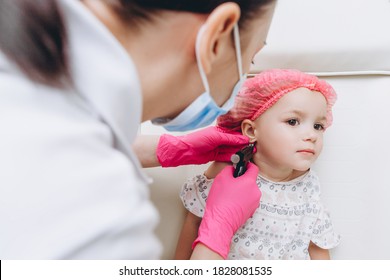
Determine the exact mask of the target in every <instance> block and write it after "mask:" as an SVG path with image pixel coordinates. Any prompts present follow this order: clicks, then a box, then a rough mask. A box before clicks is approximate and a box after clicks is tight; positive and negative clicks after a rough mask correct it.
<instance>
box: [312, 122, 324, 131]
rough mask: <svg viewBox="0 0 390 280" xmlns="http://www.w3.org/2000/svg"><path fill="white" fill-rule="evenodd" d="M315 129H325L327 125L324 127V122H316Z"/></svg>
mask: <svg viewBox="0 0 390 280" xmlns="http://www.w3.org/2000/svg"><path fill="white" fill-rule="evenodd" d="M314 129H315V130H324V129H325V127H324V126H323V125H322V124H320V123H316V124H315V125H314Z"/></svg>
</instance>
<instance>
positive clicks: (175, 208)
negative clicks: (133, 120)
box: [142, 0, 390, 259]
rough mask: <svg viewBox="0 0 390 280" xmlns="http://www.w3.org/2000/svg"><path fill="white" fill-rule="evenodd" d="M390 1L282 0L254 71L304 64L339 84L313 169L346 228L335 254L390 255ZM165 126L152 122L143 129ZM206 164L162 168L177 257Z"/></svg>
mask: <svg viewBox="0 0 390 280" xmlns="http://www.w3.org/2000/svg"><path fill="white" fill-rule="evenodd" d="M389 27H390V2H389V1H388V0H278V7H277V10H276V14H275V16H274V21H273V24H272V26H271V30H270V33H269V38H268V39H267V42H268V45H267V47H266V48H265V49H264V50H263V51H262V52H261V53H260V54H259V55H257V56H256V58H255V65H254V67H253V69H252V72H253V73H257V72H259V71H261V70H263V69H266V68H297V69H300V70H302V71H306V72H311V73H316V74H318V75H321V76H323V78H324V79H326V80H328V81H329V82H330V83H331V84H332V85H333V86H334V87H335V89H336V91H337V92H338V97H339V98H338V102H337V103H336V105H335V108H334V124H333V126H332V127H331V128H329V129H328V131H327V132H326V138H325V147H324V150H323V153H322V155H321V156H320V158H319V160H318V162H317V163H316V164H315V166H314V167H313V169H315V170H316V171H317V173H318V174H319V176H320V180H321V182H322V191H323V198H324V200H325V202H326V204H327V205H328V208H329V209H330V211H331V214H332V218H333V221H334V224H335V227H336V229H337V230H338V231H339V232H340V233H341V235H342V241H341V244H340V246H339V247H338V248H337V249H335V250H333V251H332V252H331V253H332V257H333V258H334V259H390V241H389V240H388V239H389V236H390V225H389V221H390V182H389V178H388V177H389V176H388V174H390V164H389V162H390V144H389V143H390V35H388V34H389V31H388V29H389ZM161 132H163V130H162V129H158V128H155V127H153V126H152V125H150V124H144V125H143V127H142V133H157V134H159V133H161ZM204 168H205V167H204V166H200V167H194V166H188V167H180V168H177V169H165V170H162V169H161V168H154V169H149V170H148V171H147V172H148V173H149V174H150V175H151V176H152V177H154V178H155V182H154V184H153V185H152V187H151V189H152V199H153V200H154V201H155V202H156V204H157V207H158V208H159V210H160V213H161V219H162V223H161V224H160V226H159V228H158V229H157V233H158V235H159V236H160V237H161V239H162V241H163V243H164V245H165V251H164V255H163V258H171V257H172V256H173V251H174V248H175V244H176V240H177V236H178V233H179V230H180V228H181V222H182V218H183V211H182V209H183V208H182V206H181V203H180V201H179V198H178V192H179V190H180V187H181V184H182V183H183V181H184V180H185V179H186V178H187V177H188V176H190V175H192V174H194V173H197V172H201V171H202V170H204Z"/></svg>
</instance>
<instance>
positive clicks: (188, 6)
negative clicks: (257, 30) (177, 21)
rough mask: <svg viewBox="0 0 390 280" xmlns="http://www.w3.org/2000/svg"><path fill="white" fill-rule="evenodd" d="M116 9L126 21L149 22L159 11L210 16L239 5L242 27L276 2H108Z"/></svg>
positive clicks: (128, 0)
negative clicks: (227, 6) (221, 8)
mask: <svg viewBox="0 0 390 280" xmlns="http://www.w3.org/2000/svg"><path fill="white" fill-rule="evenodd" d="M108 1H109V2H110V3H112V4H113V6H114V7H116V8H117V9H116V10H117V12H118V13H119V14H121V15H122V16H123V17H124V18H125V19H127V20H131V21H137V20H139V19H144V20H149V19H150V14H151V13H153V12H154V11H159V10H171V11H185V12H192V13H199V14H209V13H211V12H212V11H213V10H214V9H215V8H216V7H218V6H219V5H221V4H223V3H227V2H233V3H237V4H238V5H239V6H240V9H241V17H240V22H239V24H240V26H241V27H242V26H243V25H244V23H245V22H246V21H248V20H250V19H252V18H253V17H254V16H258V12H259V10H260V9H261V8H262V7H264V6H266V5H267V4H270V3H273V2H275V1H276V0H211V1H210V0H192V1H191V0H186V1H183V0H176V1H174V0H172V1H161V0H108Z"/></svg>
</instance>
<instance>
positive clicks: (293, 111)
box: [283, 109, 326, 121]
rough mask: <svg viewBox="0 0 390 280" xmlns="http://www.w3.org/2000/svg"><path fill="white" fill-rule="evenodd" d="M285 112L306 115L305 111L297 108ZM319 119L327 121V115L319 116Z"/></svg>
mask: <svg viewBox="0 0 390 280" xmlns="http://www.w3.org/2000/svg"><path fill="white" fill-rule="evenodd" d="M283 114H293V115H298V116H300V117H304V116H306V113H305V112H302V111H300V110H296V109H294V110H291V111H286V112H284V113H283ZM317 120H318V121H326V116H324V115H322V116H320V117H318V118H317Z"/></svg>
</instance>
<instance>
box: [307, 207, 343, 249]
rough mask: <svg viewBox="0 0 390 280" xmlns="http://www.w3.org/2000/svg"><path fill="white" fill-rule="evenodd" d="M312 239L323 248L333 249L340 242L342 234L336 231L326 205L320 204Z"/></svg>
mask: <svg viewBox="0 0 390 280" xmlns="http://www.w3.org/2000/svg"><path fill="white" fill-rule="evenodd" d="M311 241H312V242H313V243H314V244H316V245H317V246H318V247H320V248H322V249H332V248H334V247H336V246H337V245H339V243H340V235H339V234H337V233H336V232H335V231H334V228H333V224H332V221H331V219H330V214H329V211H328V210H327V209H326V207H325V206H324V205H320V210H319V215H318V217H317V220H316V222H315V224H314V227H313V235H312V239H311Z"/></svg>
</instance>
